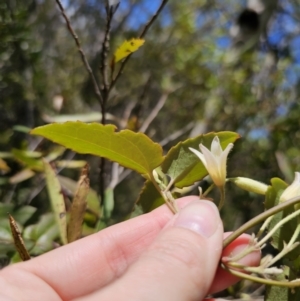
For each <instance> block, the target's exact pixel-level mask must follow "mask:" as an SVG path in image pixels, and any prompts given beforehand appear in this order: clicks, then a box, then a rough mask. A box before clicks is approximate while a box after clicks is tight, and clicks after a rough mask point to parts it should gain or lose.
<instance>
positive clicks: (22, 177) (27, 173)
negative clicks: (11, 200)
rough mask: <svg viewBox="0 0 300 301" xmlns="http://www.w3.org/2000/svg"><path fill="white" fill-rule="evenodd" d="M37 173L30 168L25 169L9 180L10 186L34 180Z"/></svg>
mask: <svg viewBox="0 0 300 301" xmlns="http://www.w3.org/2000/svg"><path fill="white" fill-rule="evenodd" d="M34 175H35V172H34V171H33V170H31V169H29V168H25V169H23V170H21V171H19V172H18V173H16V174H15V175H13V176H12V177H10V178H9V183H10V184H18V183H21V182H23V181H26V180H28V179H30V178H32V177H33V176H34Z"/></svg>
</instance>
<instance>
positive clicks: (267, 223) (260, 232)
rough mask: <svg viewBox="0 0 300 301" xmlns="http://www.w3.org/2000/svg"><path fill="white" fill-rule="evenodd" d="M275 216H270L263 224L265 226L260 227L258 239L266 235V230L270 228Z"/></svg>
mask: <svg viewBox="0 0 300 301" xmlns="http://www.w3.org/2000/svg"><path fill="white" fill-rule="evenodd" d="M273 217H274V215H272V216H269V217H268V218H267V219H266V220H265V221H264V223H263V225H262V226H261V227H260V229H259V231H258V233H257V235H256V237H257V238H259V237H261V235H262V234H263V233H264V231H265V229H266V228H267V227H268V225H269V224H270V222H271V221H272V219H273Z"/></svg>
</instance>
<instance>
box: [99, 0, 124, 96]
mask: <svg viewBox="0 0 300 301" xmlns="http://www.w3.org/2000/svg"><path fill="white" fill-rule="evenodd" d="M119 4H120V2H119V3H118V4H117V5H116V6H115V7H114V6H113V5H109V1H108V0H106V4H105V9H106V29H105V33H104V39H103V43H102V51H101V59H102V60H101V66H100V70H101V73H102V78H103V90H104V91H103V92H105V94H107V92H108V89H109V82H108V74H107V73H108V69H107V66H108V64H107V56H108V52H109V47H110V44H109V42H110V31H111V22H112V19H113V16H114V14H115V12H116V11H117V9H118V7H119ZM107 97H108V95H106V97H103V98H104V102H105V101H106V99H105V98H107Z"/></svg>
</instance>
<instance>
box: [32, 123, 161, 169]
mask: <svg viewBox="0 0 300 301" xmlns="http://www.w3.org/2000/svg"><path fill="white" fill-rule="evenodd" d="M115 130H116V127H115V126H114V125H102V124H99V123H90V124H85V123H82V122H79V121H78V122H66V123H63V124H49V125H45V126H41V127H38V128H35V129H33V130H32V131H31V134H34V135H41V136H43V137H45V138H47V139H50V140H52V141H54V142H56V143H59V144H61V145H63V146H65V147H67V148H70V149H72V150H74V151H76V152H78V153H81V154H92V155H96V156H100V157H105V158H107V159H109V160H112V161H115V162H118V163H119V164H120V165H122V166H124V167H127V168H130V169H133V170H135V171H137V172H138V173H140V174H149V173H151V172H152V170H153V169H154V168H156V167H157V166H159V165H160V164H161V163H162V161H163V156H162V148H161V146H160V145H159V144H157V143H154V142H153V141H152V140H151V139H150V138H148V137H147V136H146V135H144V134H142V133H135V132H132V131H130V130H123V131H120V132H115Z"/></svg>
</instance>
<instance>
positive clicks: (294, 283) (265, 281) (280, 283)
mask: <svg viewBox="0 0 300 301" xmlns="http://www.w3.org/2000/svg"><path fill="white" fill-rule="evenodd" d="M222 267H223V268H224V269H225V270H226V271H227V272H229V273H230V274H232V275H234V276H237V277H239V278H243V279H247V280H250V281H254V282H259V283H263V284H266V285H276V286H281V287H288V288H294V287H297V286H300V280H298V279H297V280H295V281H289V282H288V281H287V282H283V281H276V280H271V279H265V278H260V277H256V276H252V275H248V274H245V273H242V272H239V271H236V270H232V269H229V268H228V267H226V266H224V265H222Z"/></svg>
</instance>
